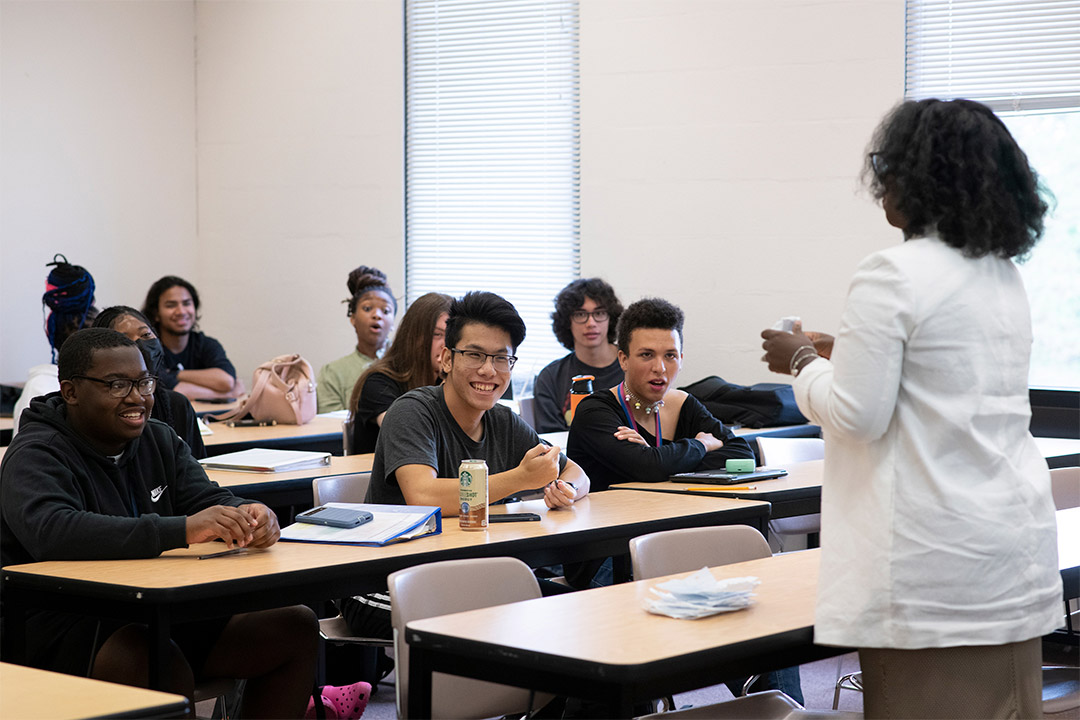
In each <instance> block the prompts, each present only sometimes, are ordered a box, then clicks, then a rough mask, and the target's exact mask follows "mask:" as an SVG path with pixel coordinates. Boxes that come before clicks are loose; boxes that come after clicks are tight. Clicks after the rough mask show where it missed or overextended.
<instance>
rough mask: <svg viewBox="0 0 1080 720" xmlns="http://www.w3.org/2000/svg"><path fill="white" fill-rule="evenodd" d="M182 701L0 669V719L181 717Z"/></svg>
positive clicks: (96, 682)
mask: <svg viewBox="0 0 1080 720" xmlns="http://www.w3.org/2000/svg"><path fill="white" fill-rule="evenodd" d="M187 707H188V699H187V698H186V697H184V696H183V695H173V694H172V693H164V692H158V691H157V690H146V689H144V688H137V687H131V686H129V685H117V684H115V683H108V682H102V681H101V680H91V679H90V678H84V677H76V676H74V675H62V674H60V673H54V672H48V671H46V670H38V669H36V668H28V667H23V666H21V665H11V664H9V663H0V717H4V718H11V719H12V720H16V719H18V720H77V719H78V718H92V717H121V716H122V717H147V718H149V717H183V716H184V714H185V713H186V711H187Z"/></svg>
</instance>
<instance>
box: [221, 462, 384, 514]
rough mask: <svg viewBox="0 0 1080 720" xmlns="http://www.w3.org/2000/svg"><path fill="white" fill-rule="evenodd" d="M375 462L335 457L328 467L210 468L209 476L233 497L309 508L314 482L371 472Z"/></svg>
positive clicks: (265, 503)
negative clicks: (271, 469) (283, 469)
mask: <svg viewBox="0 0 1080 720" xmlns="http://www.w3.org/2000/svg"><path fill="white" fill-rule="evenodd" d="M374 459H375V455H374V453H368V454H366V455H346V456H341V455H335V456H332V457H331V458H330V464H329V465H322V466H319V467H313V468H307V469H304V470H291V471H289V472H276V473H260V472H241V471H237V470H213V469H209V468H207V470H206V475H207V477H209V478H210V479H211V480H213V481H214V482H216V483H217V484H218V485H220V486H221V487H224V488H228V489H229V490H231V491H232V492H233V493H234V494H236V495H239V496H240V497H243V498H247V499H249V500H257V501H259V502H261V503H262V504H264V505H267V506H269V507H285V506H289V507H304V508H309V507H311V505H312V493H311V481H312V480H314V479H315V478H322V477H332V476H334V475H352V474H354V473H365V472H371V463H372V461H373V460H374Z"/></svg>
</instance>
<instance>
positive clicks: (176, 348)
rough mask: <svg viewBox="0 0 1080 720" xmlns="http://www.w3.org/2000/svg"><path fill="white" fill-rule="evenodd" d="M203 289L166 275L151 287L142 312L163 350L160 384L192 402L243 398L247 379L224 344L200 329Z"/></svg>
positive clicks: (179, 278) (182, 279)
mask: <svg viewBox="0 0 1080 720" xmlns="http://www.w3.org/2000/svg"><path fill="white" fill-rule="evenodd" d="M200 306H201V303H200V301H199V291H198V290H196V289H195V286H194V285H192V284H191V283H190V282H188V281H187V280H185V279H184V278H181V277H177V276H175V275H166V276H165V277H163V278H160V279H159V280H158V281H157V282H155V283H154V284H153V285H151V286H150V289H149V290H148V291H147V292H146V300H144V301H143V308H142V313H143V315H145V316H146V318H147V319H148V320H149V321H150V323H151V324H152V325H153V326H154V332H155V333H156V334H157V336H158V338H159V339H160V340H161V346H162V348H163V349H164V351H165V367H164V368H163V369H160V370H158V374H159V376H160V378H161V384H162V385H164V386H165V387H167V388H169V389H170V390H175V391H176V392H178V393H180V394H181V395H183V396H184V397H187V398H188V399H191V400H223V399H229V398H235V397H240V395H242V394H243V393H244V383H243V381H242V380H238V379H237V378H236V368H235V367H233V364H232V361H230V360H229V358H228V356H227V355H226V354H225V348H224V347H222V345H221V343H220V342H218V341H217V340H215V339H214V338H212V337H210V336H209V335H207V334H205V333H203V332H200V331H199V329H198V327H199V318H200V316H199V308H200Z"/></svg>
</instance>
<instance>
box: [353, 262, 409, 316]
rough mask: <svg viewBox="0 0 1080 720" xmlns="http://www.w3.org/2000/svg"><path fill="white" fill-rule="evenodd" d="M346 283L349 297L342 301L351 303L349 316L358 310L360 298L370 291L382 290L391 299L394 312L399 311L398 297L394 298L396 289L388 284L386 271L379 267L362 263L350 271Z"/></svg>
mask: <svg viewBox="0 0 1080 720" xmlns="http://www.w3.org/2000/svg"><path fill="white" fill-rule="evenodd" d="M345 285H346V286H347V287H348V288H349V299H348V300H343V301H342V302H347V303H349V315H348V316H349V317H352V316H353V313H355V312H356V304H357V303H358V302H360V298H362V297H364V295H367V294H368V293H369V292H380V293H382V294H383V295H385V296H386V297H387V298H389V299H390V305H391V306H393V308H394V313H395V314H396V313H397V299H396V298H394V291H393V290H391V289H390V286H389V285H388V284H387V280H386V273H384V272H383V271H382V270H380V269H379V268H373V267H368V266H367V265H361V266H360V267H358V268H355V269H354V270H353V271H352V272H350V273H349V279H348V280H346V281H345Z"/></svg>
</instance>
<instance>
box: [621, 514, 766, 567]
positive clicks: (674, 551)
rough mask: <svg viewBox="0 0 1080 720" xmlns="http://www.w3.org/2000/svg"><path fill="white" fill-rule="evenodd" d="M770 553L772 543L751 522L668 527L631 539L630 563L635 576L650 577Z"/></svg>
mask: <svg viewBox="0 0 1080 720" xmlns="http://www.w3.org/2000/svg"><path fill="white" fill-rule="evenodd" d="M770 555H772V551H771V550H770V549H769V543H768V542H767V541H766V540H765V538H764V537H762V535H761V533H759V532H758V531H757V530H755V529H754V528H752V527H750V526H749V525H720V526H716V527H702V528H685V529H683V530H664V531H663V532H656V533H650V534H648V535H640V536H638V537H636V538H633V539H632V540H630V563H631V566H632V567H633V572H634V579H635V580H649V579H651V578H654V577H660V576H662V575H672V574H674V573H680V572H690V571H691V570H700V569H701V568H703V567H716V566H717V565H729V564H731V563H737V562H744V561H746V560H757V559H759V558H767V557H769V556H770Z"/></svg>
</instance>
